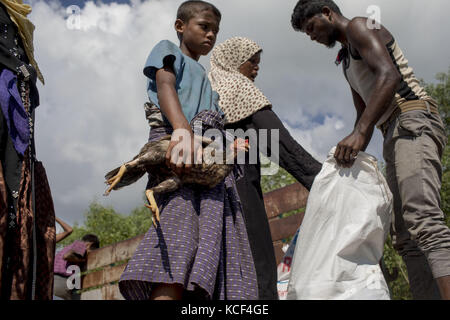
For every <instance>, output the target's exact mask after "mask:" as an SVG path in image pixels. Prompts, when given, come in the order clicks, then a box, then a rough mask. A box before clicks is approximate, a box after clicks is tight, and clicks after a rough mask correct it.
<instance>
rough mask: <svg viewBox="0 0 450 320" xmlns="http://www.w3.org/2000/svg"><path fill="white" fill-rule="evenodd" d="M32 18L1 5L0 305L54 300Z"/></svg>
mask: <svg viewBox="0 0 450 320" xmlns="http://www.w3.org/2000/svg"><path fill="white" fill-rule="evenodd" d="M30 12H31V7H30V6H29V5H26V4H23V3H22V0H2V1H1V3H0V29H1V37H0V163H1V166H0V299H20V300H23V299H52V294H51V293H52V288H53V259H54V254H55V216H54V209H53V202H52V198H51V194H50V188H49V186H48V183H47V178H46V176H45V171H44V168H43V166H42V164H41V163H40V162H37V161H35V152H34V141H33V131H34V125H33V123H34V109H35V108H36V107H37V106H38V105H39V95H38V91H37V88H36V80H37V79H38V78H39V80H41V81H42V83H43V82H44V79H43V77H42V75H41V73H40V71H39V68H38V66H37V63H36V61H35V60H34V57H33V30H34V25H33V24H32V23H31V22H30V21H29V20H28V19H27V15H28V14H29V13H30ZM37 275H39V277H37Z"/></svg>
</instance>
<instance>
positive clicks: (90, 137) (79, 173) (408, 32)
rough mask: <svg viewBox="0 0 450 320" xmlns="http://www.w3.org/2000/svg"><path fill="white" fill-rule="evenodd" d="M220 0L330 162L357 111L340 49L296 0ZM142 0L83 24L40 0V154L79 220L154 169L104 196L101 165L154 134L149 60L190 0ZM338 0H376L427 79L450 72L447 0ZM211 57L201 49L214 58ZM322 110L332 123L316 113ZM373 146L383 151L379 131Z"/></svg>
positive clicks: (85, 18)
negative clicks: (308, 32)
mask: <svg viewBox="0 0 450 320" xmlns="http://www.w3.org/2000/svg"><path fill="white" fill-rule="evenodd" d="M212 2H213V3H215V4H216V5H217V7H218V8H219V9H220V10H221V11H222V14H223V19H222V23H221V31H220V33H219V37H218V42H221V41H223V40H225V39H226V38H228V37H230V36H236V35H241V36H248V37H250V38H253V39H254V40H256V41H257V42H259V43H260V44H261V45H262V47H263V49H264V53H263V60H262V64H261V71H260V75H259V77H258V79H257V85H258V86H260V88H261V89H262V90H263V92H264V93H265V94H266V96H268V97H269V99H270V100H271V101H272V102H273V105H274V110H275V111H276V113H277V114H278V115H279V116H280V118H281V119H282V120H283V121H285V123H286V124H287V125H288V128H289V129H290V131H291V133H292V135H293V136H294V137H295V138H296V139H297V140H298V141H299V142H300V143H301V144H302V145H303V146H304V147H305V148H306V149H307V150H309V151H310V152H311V153H312V154H313V155H315V156H316V157H318V158H319V159H320V160H323V159H324V157H325V156H326V154H327V153H328V151H329V150H330V149H331V147H332V146H333V145H335V144H336V143H337V142H338V141H339V140H340V139H342V138H343V137H344V136H345V135H347V134H348V133H350V131H351V128H352V126H353V122H354V116H355V112H354V110H353V107H352V100H351V95H350V90H349V87H348V85H347V84H346V83H345V80H344V77H343V75H342V72H341V69H340V68H336V66H335V65H334V63H333V62H334V59H335V56H336V52H337V49H333V50H327V49H325V48H324V47H322V46H320V45H317V44H315V43H312V42H311V41H310V40H309V39H308V38H307V37H305V36H304V35H303V34H301V33H297V32H294V31H293V30H292V28H291V26H290V15H291V12H292V9H293V7H294V6H295V3H296V2H297V1H296V0H283V1H279V0H271V1H260V0H239V1H237V0H217V1H212ZM132 3H133V4H132V5H129V4H115V3H111V4H102V3H97V4H96V3H94V2H87V3H86V6H85V7H84V8H83V10H82V12H81V30H70V29H69V28H68V27H67V23H66V20H65V19H66V8H64V7H62V6H61V5H59V4H58V2H52V3H50V4H49V3H47V2H44V1H42V0H35V1H32V4H33V13H32V15H31V20H32V21H33V22H34V23H35V25H36V31H35V51H36V58H37V60H38V62H39V64H40V67H41V69H42V72H43V74H44V77H45V78H46V85H45V86H44V87H42V86H40V95H41V106H40V107H39V108H38V110H37V121H36V122H37V128H36V129H37V133H36V135H37V136H36V139H37V152H38V154H37V155H38V158H39V159H41V160H43V162H44V165H45V166H46V169H47V172H48V175H49V180H50V185H51V187H52V194H53V198H54V201H55V206H56V211H57V215H58V216H61V217H62V218H65V219H66V220H68V221H69V222H73V221H76V220H78V221H81V220H82V212H83V211H84V210H85V209H86V208H87V206H88V204H89V202H90V201H91V200H92V199H94V198H97V199H99V200H100V201H102V202H103V203H104V204H111V205H113V206H114V207H115V208H117V209H118V210H119V211H121V212H123V213H126V212H129V211H130V210H131V209H133V208H134V207H136V206H138V205H140V204H141V203H142V194H143V189H144V186H145V183H146V181H145V180H146V179H141V181H140V182H139V183H137V184H136V185H134V186H131V187H128V188H126V189H124V190H120V191H116V192H113V193H112V194H111V195H110V196H109V197H108V198H104V197H102V196H101V195H102V193H103V191H104V189H105V186H104V184H103V175H104V174H105V173H106V171H108V170H109V169H112V168H113V167H115V166H117V165H120V164H121V163H123V162H124V161H126V160H128V159H130V158H131V157H132V156H133V155H134V154H136V153H137V152H138V150H139V148H140V147H141V146H142V145H143V144H144V143H145V142H146V140H147V136H148V127H147V124H146V121H145V117H144V112H143V108H142V105H143V103H144V102H145V101H146V92H145V77H144V76H143V74H142V67H143V65H144V62H145V59H146V57H147V55H148V53H149V51H150V50H151V48H152V47H153V46H154V45H155V44H156V43H157V42H158V41H159V40H161V39H169V40H172V41H174V42H175V41H176V40H177V39H176V34H175V31H174V30H173V22H174V19H175V13H176V9H177V7H178V5H179V4H180V3H181V1H175V0H165V1H156V0H152V1H138V0H134V1H133V2H132ZM338 3H339V4H340V5H341V7H342V10H343V11H344V14H346V15H348V16H354V15H365V12H366V8H367V7H368V6H369V5H370V4H378V5H379V6H380V8H381V22H382V23H383V24H384V25H386V26H387V27H388V28H389V29H390V30H391V31H392V33H393V34H394V36H395V37H396V38H397V40H398V41H399V43H400V45H401V47H402V49H403V50H404V51H405V53H406V54H407V57H408V58H409V59H410V61H411V64H412V66H413V67H414V68H415V71H416V73H417V75H418V76H419V77H422V78H424V79H425V80H427V81H431V80H433V77H434V74H435V73H437V72H440V71H445V70H447V68H448V64H449V60H448V57H449V53H450V44H449V43H448V42H447V41H442V39H443V38H444V36H445V34H446V33H447V30H449V24H450V23H449V22H448V20H447V18H446V15H445V14H446V12H447V11H448V10H445V8H446V9H450V3H449V2H448V1H446V0H435V1H432V2H430V3H424V2H423V1H419V0H401V1H389V0H378V1H377V0H361V1H350V0H347V1H344V0H342V1H338ZM424 6H426V8H424ZM208 58H209V57H203V58H201V59H200V62H201V63H202V64H203V65H204V66H205V67H206V68H209V59H208ZM318 118H320V119H321V120H322V121H320V122H316V121H314V120H315V119H318ZM369 152H371V153H373V154H374V155H375V156H377V157H378V158H381V137H380V135H379V133H377V134H376V135H375V137H374V139H373V142H372V143H371V145H370V147H369Z"/></svg>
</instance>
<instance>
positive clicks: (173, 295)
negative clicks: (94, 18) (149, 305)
mask: <svg viewBox="0 0 450 320" xmlns="http://www.w3.org/2000/svg"><path fill="white" fill-rule="evenodd" d="M220 19H221V14H220V12H219V10H218V9H217V8H216V7H214V6H213V5H212V4H210V3H207V2H204V1H186V2H184V3H183V4H181V5H180V7H179V8H178V12H177V19H176V21H175V30H176V31H177V34H178V38H179V40H180V46H179V47H177V46H176V45H175V44H173V43H172V42H170V41H168V40H163V41H161V42H160V43H158V44H157V45H156V46H155V47H154V48H153V50H152V52H151V53H150V55H149V57H148V59H147V63H146V66H145V68H144V74H145V75H146V76H147V78H148V95H149V99H150V100H151V101H152V102H153V103H154V104H155V105H156V106H157V107H159V108H160V110H161V112H162V114H163V116H164V120H165V126H163V127H152V129H151V131H150V140H151V141H155V140H158V139H160V138H162V137H163V136H165V135H167V134H172V139H171V143H170V146H169V149H168V151H167V155H166V160H167V166H168V167H169V168H171V169H172V170H173V171H174V172H175V173H177V175H181V174H183V173H184V172H186V171H187V170H190V168H191V165H192V163H193V162H194V155H195V156H196V161H200V160H201V152H197V150H198V149H199V146H198V145H197V143H196V142H195V141H196V140H197V139H195V140H194V134H193V132H192V128H191V125H190V123H193V122H195V121H201V122H202V126H203V128H205V127H211V128H217V129H219V130H222V131H223V114H222V113H221V112H220V109H219V107H218V95H217V93H215V92H213V91H212V89H211V84H210V82H209V80H208V77H207V74H206V72H205V69H204V68H203V67H202V66H201V65H200V64H199V63H198V59H199V58H200V56H202V55H206V54H208V53H209V52H210V51H211V50H212V48H213V46H214V44H215V42H216V36H217V33H218V31H219V23H220ZM154 183H155V181H154V179H152V177H151V176H150V177H149V184H148V186H147V189H150V188H151V185H153V184H154ZM158 203H159V204H161V209H160V211H161V218H160V220H159V221H158V224H157V228H156V229H155V228H153V227H151V228H150V229H149V231H148V232H147V234H146V235H145V237H144V239H143V240H142V242H141V243H140V245H139V247H138V248H137V250H136V252H135V254H134V256H133V258H132V259H131V260H130V262H129V263H128V265H127V267H126V269H125V271H124V273H123V274H122V276H121V279H120V282H119V288H120V291H121V293H122V295H123V296H124V297H125V298H126V299H135V300H148V299H152V300H179V299H182V298H183V297H194V298H196V299H255V298H256V297H257V288H256V287H257V286H256V275H255V270H254V265H253V260H252V256H251V252H250V247H249V244H248V239H247V234H246V230H245V225H244V221H243V218H242V209H241V207H240V202H239V197H238V195H237V192H236V186H235V181H234V176H233V174H230V175H229V176H227V177H226V178H225V181H224V182H222V183H219V184H218V185H217V186H216V187H214V188H212V189H207V188H202V187H197V186H187V185H186V186H182V187H181V188H179V189H177V190H176V191H173V192H171V193H166V194H163V195H160V196H159V200H158Z"/></svg>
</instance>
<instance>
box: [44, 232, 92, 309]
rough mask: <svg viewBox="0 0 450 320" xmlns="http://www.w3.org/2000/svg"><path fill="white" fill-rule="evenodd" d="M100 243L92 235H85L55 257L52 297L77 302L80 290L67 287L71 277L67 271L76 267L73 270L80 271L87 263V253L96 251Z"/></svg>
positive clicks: (71, 273) (71, 272)
mask: <svg viewBox="0 0 450 320" xmlns="http://www.w3.org/2000/svg"><path fill="white" fill-rule="evenodd" d="M99 246H100V242H99V240H98V237H97V236H96V235H94V234H87V235H85V236H84V237H83V238H82V239H81V241H80V240H76V241H74V242H73V243H72V244H70V245H68V246H66V247H64V248H63V249H61V250H60V251H59V252H57V253H56V256H55V268H54V289H53V295H54V296H56V297H59V298H61V299H63V300H79V299H80V294H78V293H77V290H79V289H81V288H73V289H70V288H69V286H68V280H69V281H70V279H68V278H69V277H70V276H71V275H73V270H70V269H72V268H70V269H69V270H68V268H69V267H70V266H78V268H79V269H78V268H75V271H77V269H78V270H79V271H82V270H83V268H84V265H85V263H86V261H87V254H88V253H89V251H91V250H94V249H98V248H99Z"/></svg>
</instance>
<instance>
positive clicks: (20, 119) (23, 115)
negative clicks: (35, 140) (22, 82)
mask: <svg viewBox="0 0 450 320" xmlns="http://www.w3.org/2000/svg"><path fill="white" fill-rule="evenodd" d="M0 109H1V111H2V112H3V117H4V118H5V120H6V123H7V125H8V132H9V135H10V137H11V139H12V141H13V144H14V148H15V149H16V150H17V152H18V153H20V154H21V155H22V156H23V154H24V153H25V150H26V149H27V147H28V144H29V142H30V126H29V123H28V114H27V112H26V111H25V107H24V105H23V103H22V99H21V98H20V94H19V90H18V88H17V76H16V75H15V74H14V73H12V71H11V70H9V69H6V68H5V69H3V70H2V71H1V74H0Z"/></svg>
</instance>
